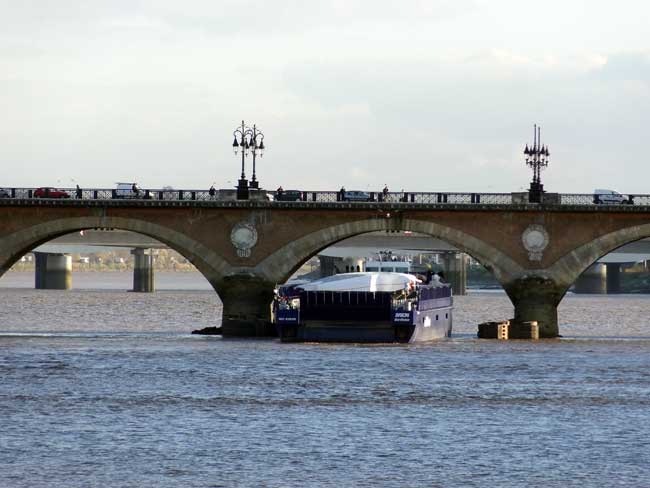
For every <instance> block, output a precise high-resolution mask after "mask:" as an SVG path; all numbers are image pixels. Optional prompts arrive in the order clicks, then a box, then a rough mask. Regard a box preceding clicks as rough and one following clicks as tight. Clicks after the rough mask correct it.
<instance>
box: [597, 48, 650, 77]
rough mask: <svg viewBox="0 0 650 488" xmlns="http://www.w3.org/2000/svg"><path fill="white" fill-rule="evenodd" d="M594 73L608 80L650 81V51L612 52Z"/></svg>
mask: <svg viewBox="0 0 650 488" xmlns="http://www.w3.org/2000/svg"><path fill="white" fill-rule="evenodd" d="M592 74H593V76H594V77H595V78H597V79H601V80H607V81H642V82H644V83H650V51H645V52H622V53H616V54H611V55H609V56H607V57H606V58H605V62H604V63H603V64H602V65H601V66H600V67H599V68H597V69H595V70H593V72H592Z"/></svg>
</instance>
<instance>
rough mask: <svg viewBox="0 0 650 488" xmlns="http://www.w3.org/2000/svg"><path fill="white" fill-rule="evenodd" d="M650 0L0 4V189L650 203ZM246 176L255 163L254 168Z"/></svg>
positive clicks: (46, 0) (61, 0) (48, 0)
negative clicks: (624, 198) (253, 128)
mask: <svg viewBox="0 0 650 488" xmlns="http://www.w3.org/2000/svg"><path fill="white" fill-rule="evenodd" d="M648 19H650V2H646V1H642V0H636V1H634V0H620V1H617V2H612V1H601V0H590V1H587V0H584V1H583V0H563V1H558V0H546V1H544V2H531V1H527V0H523V1H522V0H489V1H488V0H428V1H426V0H400V1H399V2H398V1H387V0H372V1H371V0H329V1H325V0H323V1H304V0H303V1H298V0H294V1H289V0H267V1H246V0H238V1H230V0H210V1H207V0H206V1H186V2H178V1H166V0H140V1H138V0H129V1H126V0H114V1H87V0H86V1H67V0H58V1H54V0H42V1H38V0H22V1H13V0H12V1H7V0H2V1H0V27H1V29H0V83H1V84H2V89H1V90H0V107H1V109H2V117H1V118H0V142H1V143H0V160H1V161H2V165H3V172H2V173H3V175H2V181H1V182H0V186H42V185H53V186H56V185H58V186H74V184H75V183H79V184H80V185H81V186H82V187H106V188H110V187H113V185H114V184H115V182H116V181H137V182H139V183H140V185H141V186H142V187H144V188H158V187H162V186H166V185H170V186H173V187H175V188H207V187H209V186H210V185H211V184H213V183H214V184H215V186H217V187H219V188H225V187H229V186H234V185H235V184H236V180H237V178H238V176H239V171H240V167H239V164H240V160H239V158H237V157H236V156H235V155H234V154H233V152H232V147H231V144H232V139H233V136H232V132H233V130H234V128H235V127H236V125H237V124H238V123H240V122H241V120H242V119H245V120H246V122H247V123H250V124H253V123H255V124H257V125H258V127H260V128H261V129H262V130H263V131H264V134H265V144H266V146H267V148H268V149H267V151H266V154H265V155H264V157H263V158H262V159H261V160H258V161H259V164H258V171H257V172H258V178H259V180H260V182H261V184H262V186H264V187H265V188H269V189H275V188H276V187H277V186H279V185H282V186H283V187H284V188H299V189H314V190H328V189H337V188H339V187H340V186H341V185H345V186H346V188H348V189H371V190H375V189H380V188H381V187H383V185H384V184H388V185H389V187H390V188H391V190H399V189H402V188H404V189H407V190H411V191H477V192H510V191H519V190H521V189H522V188H524V187H527V186H528V183H529V181H530V179H531V171H530V170H529V169H528V168H526V166H525V164H524V161H523V154H522V151H523V148H524V145H525V144H526V143H529V142H531V140H532V137H533V124H534V123H538V124H540V125H541V127H542V139H543V142H545V143H547V144H548V145H549V147H550V151H551V160H550V164H549V167H548V168H547V170H546V171H544V173H543V175H542V180H543V183H544V184H545V188H546V189H547V190H548V191H559V192H576V193H588V192H591V191H593V189H594V188H612V189H616V190H619V191H622V192H628V193H650V162H649V161H648V150H647V147H648V145H649V143H650V141H648V137H647V135H646V133H647V131H648V126H649V125H650V124H649V122H650V29H648ZM247 173H248V176H250V164H249V166H248V167H247Z"/></svg>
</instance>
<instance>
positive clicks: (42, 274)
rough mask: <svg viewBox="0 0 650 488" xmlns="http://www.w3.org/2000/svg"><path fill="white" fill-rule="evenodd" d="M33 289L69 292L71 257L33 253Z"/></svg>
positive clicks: (70, 285) (70, 284)
mask: <svg viewBox="0 0 650 488" xmlns="http://www.w3.org/2000/svg"><path fill="white" fill-rule="evenodd" d="M34 256H35V261H36V270H35V287H36V289H38V290H69V289H70V288H71V287H72V257H71V256H68V255H67V254H55V253H48V252H35V253H34Z"/></svg>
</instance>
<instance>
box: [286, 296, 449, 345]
mask: <svg viewBox="0 0 650 488" xmlns="http://www.w3.org/2000/svg"><path fill="white" fill-rule="evenodd" d="M451 325H452V307H451V305H449V306H445V307H440V308H434V309H429V310H424V311H417V310H416V311H412V312H409V313H408V321H406V320H405V321H404V322H403V323H396V322H395V319H394V318H393V320H386V321H377V320H373V321H363V320H355V321H346V320H336V319H334V320H306V321H304V322H299V321H298V320H295V321H289V322H285V321H282V319H280V320H279V321H278V320H276V328H277V331H278V336H279V337H280V340H282V342H354V343H390V342H400V343H415V342H426V341H432V340H436V339H442V338H445V337H450V336H451Z"/></svg>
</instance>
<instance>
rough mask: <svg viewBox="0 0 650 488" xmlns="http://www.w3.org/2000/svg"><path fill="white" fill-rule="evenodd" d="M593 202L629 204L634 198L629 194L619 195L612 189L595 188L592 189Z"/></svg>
mask: <svg viewBox="0 0 650 488" xmlns="http://www.w3.org/2000/svg"><path fill="white" fill-rule="evenodd" d="M594 203H595V204H597V205H598V204H604V205H621V204H623V205H625V204H627V205H631V204H634V200H633V198H632V197H631V196H627V195H621V194H620V193H619V192H617V191H614V190H604V189H596V190H594Z"/></svg>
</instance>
